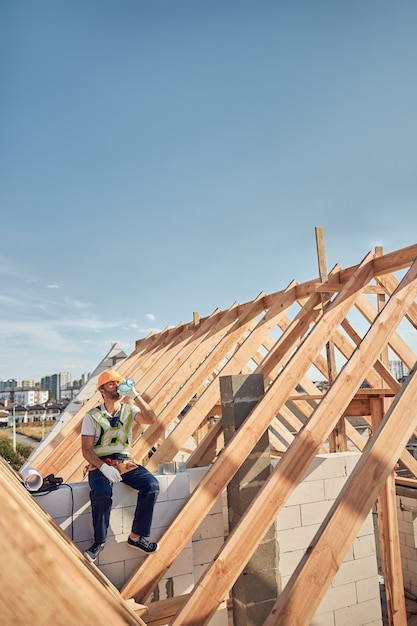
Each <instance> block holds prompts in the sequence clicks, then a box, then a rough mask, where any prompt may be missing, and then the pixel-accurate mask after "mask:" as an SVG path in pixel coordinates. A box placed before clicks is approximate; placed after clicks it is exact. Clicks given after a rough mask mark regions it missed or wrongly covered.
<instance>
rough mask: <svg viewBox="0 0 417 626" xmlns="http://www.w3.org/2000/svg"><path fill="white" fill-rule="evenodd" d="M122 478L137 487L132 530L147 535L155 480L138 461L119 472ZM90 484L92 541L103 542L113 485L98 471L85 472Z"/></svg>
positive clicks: (157, 491)
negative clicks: (128, 470)
mask: <svg viewBox="0 0 417 626" xmlns="http://www.w3.org/2000/svg"><path fill="white" fill-rule="evenodd" d="M122 481H123V482H124V483H125V484H126V485H129V487H132V488H133V489H136V490H137V491H138V499H137V504H136V509H135V515H134V518H133V524H132V533H135V534H136V535H140V536H141V537H149V535H150V534H151V525H152V517H153V511H154V507H155V502H156V499H157V497H158V494H159V483H158V481H157V479H156V478H155V476H154V475H153V474H151V473H150V472H149V471H148V470H147V469H146V468H145V467H142V465H138V467H136V468H135V469H133V470H131V471H130V472H126V473H125V474H123V475H122ZM88 482H89V485H90V501H91V512H92V517H93V528H94V541H95V543H105V541H106V537H107V530H108V527H109V522H110V512H111V508H112V503H113V499H112V496H113V485H112V483H111V482H110V481H109V480H108V479H107V478H106V477H105V476H104V474H102V473H101V472H100V470H98V469H97V470H92V471H91V472H89V473H88Z"/></svg>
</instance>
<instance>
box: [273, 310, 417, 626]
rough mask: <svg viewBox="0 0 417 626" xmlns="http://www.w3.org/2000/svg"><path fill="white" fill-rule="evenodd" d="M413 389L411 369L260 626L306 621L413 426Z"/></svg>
mask: <svg viewBox="0 0 417 626" xmlns="http://www.w3.org/2000/svg"><path fill="white" fill-rule="evenodd" d="M387 306H388V305H387ZM416 393H417V375H416V372H415V371H414V372H413V375H412V376H411V378H410V379H409V380H408V383H407V384H406V385H404V387H403V388H402V389H401V391H400V392H399V394H398V395H397V397H396V399H395V401H394V403H393V405H392V406H391V407H390V409H389V411H388V412H387V413H386V414H385V417H384V419H383V421H382V423H381V425H380V427H379V428H378V432H377V434H376V436H375V437H374V439H373V440H372V443H371V445H369V446H367V447H366V449H365V451H364V452H363V454H362V458H361V459H360V461H359V462H358V463H357V465H356V467H355V469H354V471H353V473H352V474H351V476H350V477H349V479H348V480H347V482H346V483H345V486H344V487H343V489H342V491H341V493H340V494H339V496H338V498H337V499H336V502H335V503H334V505H333V506H332V508H331V510H330V511H329V513H328V515H327V517H326V519H325V521H324V522H323V524H322V526H321V527H320V529H319V531H318V532H317V534H316V536H315V537H314V539H313V540H312V542H311V544H310V546H309V547H308V549H307V551H306V553H305V554H304V556H303V557H302V559H301V561H300V563H299V564H298V566H297V567H296V569H295V571H294V573H293V575H292V576H291V578H290V580H289V582H288V583H287V585H286V587H285V588H284V590H283V592H282V594H281V595H280V597H279V598H278V600H277V602H276V603H275V605H274V608H273V610H272V611H271V613H270V615H269V617H268V618H267V619H266V620H265V622H264V626H278V625H280V626H282V625H284V624H294V626H295V625H296V624H299V625H303V624H309V623H310V621H311V618H312V617H313V615H314V613H315V611H316V609H317V607H318V606H319V604H320V602H321V600H322V599H323V597H324V595H325V593H326V591H327V589H328V587H329V585H330V583H331V581H332V580H333V578H334V576H335V574H336V572H337V570H338V569H339V567H340V565H341V563H342V561H343V559H344V557H345V555H346V553H347V551H348V550H349V547H350V546H351V544H352V542H353V540H354V539H355V537H356V535H357V534H358V532H359V530H360V528H361V526H362V524H363V522H364V521H365V518H366V516H367V515H368V514H369V511H370V510H371V507H372V505H373V503H374V501H375V499H376V496H377V495H378V493H379V492H380V491H381V489H382V487H383V485H384V483H385V481H386V480H387V478H388V476H389V474H390V473H391V472H392V470H393V468H394V466H395V464H396V462H397V458H398V455H399V453H400V451H401V450H402V449H403V448H404V446H405V445H406V443H407V441H408V439H409V438H410V435H411V432H412V431H413V429H414V428H415V427H416V425H417V409H416V406H415V396H416ZM353 503H354V506H353ZM397 610H399V607H397ZM406 621H407V620H406V618H405V617H404V615H403V617H402V621H398V622H396V623H397V624H398V626H400V625H401V626H404V624H406Z"/></svg>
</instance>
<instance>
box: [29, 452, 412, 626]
mask: <svg viewBox="0 0 417 626" xmlns="http://www.w3.org/2000/svg"><path fill="white" fill-rule="evenodd" d="M359 458H360V455H359V454H355V453H343V454H337V453H335V454H327V455H319V456H317V457H316V458H315V459H314V461H313V463H312V464H311V466H310V468H309V470H308V471H307V472H306V475H305V477H304V480H303V481H302V482H301V483H300V485H298V487H297V488H296V489H295V491H294V492H293V494H292V496H291V497H290V499H289V501H288V502H287V504H286V506H285V508H284V509H283V510H282V511H281V513H280V514H279V516H278V518H277V541H278V543H279V554H280V560H279V567H280V576H281V580H282V585H283V586H285V584H286V583H287V582H288V580H289V578H290V576H291V574H292V572H293V571H294V569H295V567H296V566H297V564H298V562H299V560H300V559H301V557H302V556H303V554H304V552H305V549H306V548H307V546H308V545H309V543H310V542H311V540H312V538H313V537H314V535H315V533H316V531H317V530H318V528H319V526H320V524H321V522H322V521H323V519H324V517H325V516H326V513H327V512H328V510H329V508H330V506H331V504H332V503H333V501H334V500H335V498H336V497H337V495H338V494H339V492H340V490H341V488H342V486H343V484H344V483H345V481H346V479H347V477H348V476H349V475H350V473H351V472H352V470H353V468H354V466H355V464H356V462H357V460H358V459H359ZM206 471H207V468H199V469H192V470H187V471H186V472H180V473H178V474H171V475H161V474H157V478H158V480H159V484H160V495H159V498H158V501H157V504H156V507H155V515H154V523H153V529H152V535H151V539H152V540H158V539H159V537H160V536H161V535H162V534H163V532H164V531H165V529H166V528H167V527H168V526H169V524H170V523H171V521H172V520H173V519H174V518H175V516H176V514H177V512H178V511H179V510H180V509H181V508H182V506H183V504H184V503H185V501H186V500H187V498H188V496H189V494H190V493H191V492H192V491H193V490H194V488H195V486H196V485H197V484H198V482H199V481H200V480H201V478H202V477H203V475H204V474H205V473H206ZM88 494H89V487H88V484H87V483H86V482H84V483H75V484H72V485H63V486H61V487H60V489H59V490H58V491H55V492H52V493H50V494H48V495H39V496H35V497H36V498H37V499H38V501H39V503H40V504H41V505H42V507H43V508H44V509H45V510H46V511H48V512H49V513H50V515H51V516H52V517H53V518H54V519H55V520H56V521H57V523H58V524H60V526H61V528H62V529H63V530H64V531H65V532H66V533H67V534H68V535H69V537H71V538H72V539H73V541H74V543H75V544H76V545H77V546H78V547H79V548H80V550H82V551H83V550H85V549H86V548H88V547H89V546H90V545H91V543H92V541H93V529H92V523H91V510H90V502H89V495H88ZM113 500H114V505H113V510H112V514H111V519H110V529H109V534H108V539H107V542H106V547H105V549H104V550H103V552H101V554H100V556H99V558H98V561H97V566H98V567H99V569H100V570H101V571H102V572H103V573H104V574H105V576H106V577H107V578H108V579H109V580H110V581H111V582H112V583H113V584H114V585H115V586H116V587H117V588H118V589H120V588H121V587H122V586H123V584H124V583H125V582H126V581H127V580H128V578H129V577H130V576H131V574H132V573H133V572H134V571H135V569H136V568H137V567H138V564H139V563H140V562H142V561H143V559H144V558H147V557H145V556H138V555H137V553H136V552H135V551H134V550H133V549H132V548H129V547H128V546H127V544H126V540H127V536H128V534H129V532H130V527H131V523H132V519H133V512H134V509H135V506H136V492H134V490H132V489H130V488H129V487H127V486H126V485H123V484H122V483H120V484H117V485H115V486H114V498H113ZM414 503H415V501H414ZM414 506H415V504H414ZM415 508H416V515H417V506H415ZM225 529H227V500H226V494H225V493H224V494H223V496H222V497H221V498H219V499H218V501H217V503H216V504H215V505H214V506H213V508H212V510H211V511H210V513H209V515H208V516H207V517H206V519H205V520H204V521H203V522H202V524H201V525H200V527H199V528H198V529H197V531H196V532H195V533H194V535H193V537H192V540H191V541H190V542H189V543H188V544H187V545H186V546H185V548H184V550H183V551H182V553H181V554H180V556H179V557H178V559H177V560H176V561H175V562H174V563H173V564H172V566H171V567H170V568H169V570H168V571H167V573H166V575H165V577H164V578H163V579H162V580H161V581H160V583H159V585H158V587H157V588H156V590H155V591H154V593H153V595H152V597H151V598H149V599H148V600H162V599H165V598H167V597H172V596H177V595H180V594H183V593H189V592H190V591H192V589H193V587H194V585H195V584H196V583H197V581H198V580H199V578H200V576H201V574H202V573H203V572H204V570H205V569H206V567H207V565H208V564H210V563H211V562H212V560H213V557H214V556H215V555H216V553H217V551H218V550H219V548H220V546H221V545H222V543H223V541H224V531H225ZM416 535H417V531H416ZM413 555H414V562H416V561H415V553H414V554H413ZM149 558H152V556H150V557H149ZM415 575H416V586H417V568H415ZM227 623H228V622H227V611H226V610H220V611H217V613H216V615H215V616H214V617H213V618H212V620H211V622H210V626H226V625H227ZM381 624H382V615H381V602H380V591H379V578H378V571H377V558H376V547H375V537H374V532H373V523H372V515H371V512H370V514H369V516H368V517H367V519H366V521H365V523H364V525H363V527H362V529H361V531H360V532H359V534H358V537H357V538H356V540H355V542H354V543H353V545H352V547H351V548H350V550H349V553H348V555H347V556H346V558H345V561H344V562H343V564H342V566H341V568H340V570H339V572H338V573H337V575H336V577H335V579H334V581H333V583H332V585H331V587H330V589H329V591H328V592H327V594H326V596H325V597H324V599H323V601H322V602H321V604H320V606H319V608H318V610H317V612H316V614H315V616H314V619H313V621H312V623H311V626H381Z"/></svg>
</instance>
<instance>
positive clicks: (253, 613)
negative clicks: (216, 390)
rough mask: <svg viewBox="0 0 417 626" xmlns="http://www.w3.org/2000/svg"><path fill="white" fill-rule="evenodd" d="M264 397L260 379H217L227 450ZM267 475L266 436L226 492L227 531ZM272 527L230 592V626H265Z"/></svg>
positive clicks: (272, 565) (272, 573) (270, 600)
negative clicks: (231, 611)
mask: <svg viewBox="0 0 417 626" xmlns="http://www.w3.org/2000/svg"><path fill="white" fill-rule="evenodd" d="M263 395H264V382H263V376H262V374H249V375H247V376H221V377H220V397H221V403H222V417H223V430H224V439H225V444H227V443H228V442H229V441H230V439H231V438H232V437H233V435H234V433H235V432H236V430H237V429H238V428H240V426H241V425H242V423H243V422H244V420H245V419H246V417H247V416H248V415H249V413H250V412H251V411H252V409H253V408H254V406H255V405H256V404H257V403H258V401H259V400H260V399H261V398H262V396H263ZM270 472H271V459H270V453H269V440H268V432H267V431H265V433H264V434H263V435H262V437H261V439H260V440H259V441H258V443H257V444H256V445H255V447H254V448H253V450H252V452H251V453H250V454H249V456H248V458H247V459H246V460H245V461H244V463H243V465H242V466H241V467H240V469H239V470H238V472H237V473H236V475H235V476H234V477H233V478H232V480H231V482H230V483H229V485H228V487H227V501H228V515H229V529H230V530H233V528H234V526H235V525H236V524H237V523H238V521H239V520H240V518H241V517H242V515H243V514H244V512H245V511H246V509H247V507H248V506H249V505H250V504H251V502H252V500H253V499H254V497H255V496H256V494H257V493H258V491H259V489H260V488H261V487H262V485H263V483H264V482H265V480H266V479H267V478H268V476H269V474H270ZM259 515H262V511H259ZM275 526H276V525H275V523H274V524H273V525H272V527H271V528H270V529H269V531H268V532H267V534H266V535H265V536H264V538H263V539H262V541H261V542H260V544H259V545H258V547H257V549H256V551H255V553H254V554H253V555H252V558H251V559H250V560H249V562H248V563H247V565H246V567H245V568H244V570H243V571H242V573H241V575H240V576H239V578H238V580H237V581H236V583H235V585H234V587H233V589H232V600H233V624H234V626H259V625H260V624H263V623H264V621H265V619H266V618H267V617H268V615H269V613H270V612H271V609H272V607H273V606H274V604H275V601H276V599H277V596H278V594H279V592H280V590H281V584H280V577H279V570H278V561H279V546H278V544H277V540H276V527H275Z"/></svg>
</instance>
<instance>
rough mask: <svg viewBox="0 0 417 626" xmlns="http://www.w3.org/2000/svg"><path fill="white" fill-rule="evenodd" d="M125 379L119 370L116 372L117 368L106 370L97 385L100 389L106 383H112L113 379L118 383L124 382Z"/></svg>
mask: <svg viewBox="0 0 417 626" xmlns="http://www.w3.org/2000/svg"><path fill="white" fill-rule="evenodd" d="M124 380H125V378H123V376H120V374H119V372H116V370H106V371H105V372H101V374H100V376H99V377H98V381H97V387H98V389H100V387H102V386H103V385H105V384H106V383H110V382H112V381H114V382H116V383H122V382H124Z"/></svg>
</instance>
